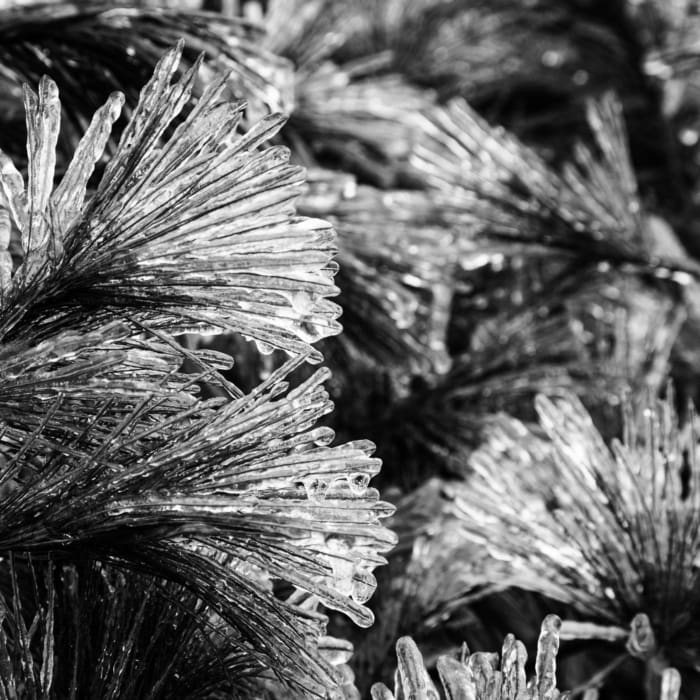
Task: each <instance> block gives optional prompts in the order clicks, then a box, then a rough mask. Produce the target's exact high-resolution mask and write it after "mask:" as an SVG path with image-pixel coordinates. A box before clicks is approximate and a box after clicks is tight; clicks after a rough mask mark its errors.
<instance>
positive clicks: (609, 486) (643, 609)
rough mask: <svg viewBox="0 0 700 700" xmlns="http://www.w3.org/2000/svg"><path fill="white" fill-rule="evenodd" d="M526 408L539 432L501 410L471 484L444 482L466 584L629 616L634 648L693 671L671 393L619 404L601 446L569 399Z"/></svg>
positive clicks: (684, 449) (691, 565) (697, 545)
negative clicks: (468, 560)
mask: <svg viewBox="0 0 700 700" xmlns="http://www.w3.org/2000/svg"><path fill="white" fill-rule="evenodd" d="M536 408H537V412H538V414H539V418H540V423H541V426H542V429H543V431H544V437H543V435H542V433H539V432H536V431H535V429H531V428H528V427H526V426H525V425H523V424H522V423H521V422H519V421H517V420H515V419H512V418H509V417H506V416H501V417H500V419H498V420H497V421H495V422H494V423H493V424H492V425H491V426H489V429H488V431H487V432H488V435H487V439H486V440H485V443H484V445H483V446H482V447H480V448H479V449H478V450H477V451H475V452H474V453H473V454H472V456H471V459H470V463H471V466H472V468H473V470H474V473H473V475H472V476H471V477H470V479H469V481H468V482H464V483H454V484H451V485H450V486H449V488H448V489H447V491H448V492H449V497H450V498H451V499H452V501H453V506H452V508H451V509H450V510H451V512H452V514H453V515H455V517H457V518H458V519H459V520H460V521H461V528H462V532H463V535H464V537H465V538H466V539H468V540H469V541H471V542H473V543H475V544H477V545H480V546H481V549H482V554H481V555H480V556H479V557H478V558H477V559H476V563H475V566H474V569H473V574H472V581H471V583H472V585H473V586H478V585H483V584H491V585H501V586H503V587H506V586H516V587H519V588H522V589H526V590H531V591H536V592H538V593H541V594H543V595H546V596H549V597H552V598H555V599H558V600H561V601H563V602H565V603H567V604H569V605H571V606H573V607H574V608H576V609H577V610H578V611H579V612H580V613H581V614H582V615H584V616H585V619H586V620H587V621H590V622H596V623H599V624H602V625H609V624H613V625H616V626H619V627H623V628H626V627H627V626H628V625H629V624H630V622H631V621H633V620H632V618H634V621H633V622H634V625H635V626H636V627H635V629H634V630H633V632H634V634H633V635H632V638H631V639H632V642H630V644H628V646H627V650H628V652H629V653H630V654H631V655H632V656H635V657H637V658H640V659H644V660H645V661H647V660H648V658H649V657H653V658H655V659H663V662H664V663H670V664H673V665H674V666H676V667H678V669H679V670H680V671H681V672H683V671H684V669H686V668H688V667H693V668H694V665H695V663H696V662H697V660H698V659H700V648H699V647H698V644H697V637H696V635H695V633H694V627H693V625H692V623H691V620H692V619H694V615H695V614H697V611H698V610H700V597H699V595H698V591H700V588H699V586H698V569H697V561H698V556H700V488H699V483H700V482H699V481H698V467H697V462H696V457H695V450H696V446H695V444H694V439H693V437H692V431H690V430H681V429H680V428H679V425H678V422H677V418H676V416H675V413H674V409H673V399H672V397H671V398H669V399H668V400H665V401H658V402H650V401H649V399H648V398H646V399H641V400H637V401H634V402H624V403H623V410H622V413H623V418H624V433H623V440H622V441H617V440H614V441H613V442H612V445H611V447H608V446H607V445H606V443H605V442H604V440H603V438H602V437H601V435H600V433H599V432H598V430H597V429H596V427H595V425H594V423H593V420H592V418H591V417H590V415H589V414H588V413H587V411H586V410H585V408H584V407H583V405H582V404H581V403H580V401H579V400H578V399H577V398H576V397H575V396H573V395H569V394H566V393H563V395H562V394H560V395H559V396H552V397H544V396H539V397H538V398H537V400H536ZM679 543H681V544H679ZM639 613H644V615H641V614H639ZM621 651H622V650H621Z"/></svg>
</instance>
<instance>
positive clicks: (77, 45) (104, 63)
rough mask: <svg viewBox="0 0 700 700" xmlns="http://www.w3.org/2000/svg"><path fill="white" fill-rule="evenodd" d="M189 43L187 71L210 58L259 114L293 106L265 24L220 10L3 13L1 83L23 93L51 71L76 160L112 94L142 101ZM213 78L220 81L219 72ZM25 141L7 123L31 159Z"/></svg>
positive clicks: (64, 147)
mask: <svg viewBox="0 0 700 700" xmlns="http://www.w3.org/2000/svg"><path fill="white" fill-rule="evenodd" d="M181 38H184V39H185V41H186V48H185V50H184V53H185V61H186V66H187V67H188V68H189V67H190V66H192V65H194V64H195V62H196V58H197V55H198V54H199V53H200V52H204V53H205V54H206V56H207V59H208V61H209V65H210V66H212V67H215V68H216V69H218V70H219V71H220V72H227V73H229V81H228V83H227V89H228V90H229V91H231V92H232V93H233V94H234V95H235V96H237V97H242V96H243V97H246V99H247V100H248V102H249V103H250V105H251V109H252V111H253V112H254V113H255V115H256V118H259V117H261V116H263V115H264V114H266V113H268V112H270V111H272V112H276V111H280V110H282V111H286V112H288V111H289V110H290V109H291V104H290V102H289V99H290V98H291V95H290V94H289V84H290V81H291V67H290V65H289V63H288V62H286V61H284V60H283V59H280V58H278V57H276V56H274V55H272V54H271V53H269V52H265V51H264V50H261V49H260V48H259V44H260V39H261V32H260V30H259V28H256V27H255V26H254V25H251V24H250V23H248V22H245V21H243V20H238V19H235V18H227V17H223V16H221V15H218V14H213V13H206V12H194V11H176V10H174V9H159V8H153V7H150V8H149V7H144V6H143V3H138V2H129V1H128V0H127V1H126V2H121V3H119V4H117V5H115V4H114V3H112V2H104V1H100V2H91V3H71V2H64V1H63V0H61V1H60V2H50V3H38V4H33V5H30V6H28V7H22V8H15V9H5V10H0V80H2V79H3V78H4V79H5V80H6V81H8V86H16V87H17V88H19V85H20V84H21V83H23V82H28V83H30V84H36V83H37V82H38V81H39V79H40V77H41V76H42V75H45V74H48V75H49V76H50V77H51V78H52V79H53V80H54V81H55V82H56V83H57V85H58V87H59V90H60V92H61V95H62V102H63V103H62V116H63V121H64V132H63V138H62V141H61V142H60V144H59V145H60V150H61V153H62V154H66V155H69V154H70V152H71V151H72V150H73V148H74V145H75V143H77V141H78V140H79V138H80V135H81V134H82V132H83V130H84V129H85V126H86V125H87V124H88V123H89V121H90V118H91V117H92V113H93V112H94V111H95V110H96V109H97V108H98V107H99V106H100V105H101V104H102V102H103V100H104V98H105V95H107V94H109V93H110V92H112V91H115V90H124V91H126V93H127V103H128V104H133V103H135V102H136V99H137V97H138V88H139V87H140V86H141V85H143V84H144V83H146V81H147V80H148V79H149V78H150V76H151V74H152V72H153V69H154V68H155V66H156V64H157V62H158V61H159V59H160V57H161V54H162V53H163V52H164V51H165V50H166V49H167V48H168V47H170V46H172V45H173V44H174V43H175V42H176V41H178V40H179V39H181ZM204 73H206V74H207V75H208V76H210V74H211V70H210V68H206V69H205V71H204ZM204 73H203V75H204ZM8 93H9V94H14V95H15V100H14V102H15V103H16V104H18V103H19V102H20V101H21V93H19V92H18V90H16V89H14V88H12V87H9V88H8V90H7V91H6V93H5V97H7V96H8ZM12 105H13V101H12V100H9V106H10V107H11V108H12ZM18 127H19V125H18ZM23 140H24V139H23V135H22V134H21V133H19V128H17V129H16V130H15V131H13V130H12V128H11V127H5V128H4V129H3V130H2V135H1V136H0V148H2V149H3V150H4V151H5V152H8V153H11V154H12V156H13V157H14V158H19V159H21V158H22V157H23V154H21V152H15V150H14V149H15V147H16V146H17V145H18V144H20V143H22V141H23Z"/></svg>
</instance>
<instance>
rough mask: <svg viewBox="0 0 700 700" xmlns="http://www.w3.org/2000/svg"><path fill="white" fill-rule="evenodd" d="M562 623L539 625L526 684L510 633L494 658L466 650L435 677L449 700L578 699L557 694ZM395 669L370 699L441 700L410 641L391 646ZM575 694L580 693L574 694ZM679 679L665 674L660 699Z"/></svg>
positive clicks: (668, 697)
mask: <svg viewBox="0 0 700 700" xmlns="http://www.w3.org/2000/svg"><path fill="white" fill-rule="evenodd" d="M560 629H561V621H560V620H559V618H558V617H557V616H556V615H548V616H547V617H545V619H544V620H543V621H542V628H541V631H540V637H539V640H538V643H537V656H536V658H535V675H534V677H532V678H530V680H527V676H526V671H525V664H526V663H527V652H526V650H525V645H524V644H523V643H522V642H520V641H519V640H517V639H516V638H515V637H514V636H513V635H512V634H509V635H508V636H507V637H506V638H505V640H504V641H503V648H502V650H501V655H500V659H499V656H498V654H492V653H486V652H474V653H471V654H470V653H468V651H467V649H466V645H464V650H463V652H462V655H461V658H460V659H455V658H452V657H449V656H441V657H439V658H438V661H437V672H438V675H439V677H440V682H441V683H442V687H443V690H444V693H445V697H446V698H448V700H457V699H458V698H459V699H460V700H565V698H569V697H578V696H577V695H575V694H570V693H569V692H562V691H560V690H558V689H557V687H556V686H557V683H556V666H557V654H558V651H559V637H560V634H559V632H560ZM396 658H397V661H398V670H397V673H396V681H395V688H394V690H393V692H392V691H391V690H390V689H389V688H387V687H386V686H385V685H384V684H383V683H377V684H375V685H374V686H373V687H372V700H397V699H399V698H410V699H411V700H440V698H441V694H440V692H439V691H438V689H437V688H436V687H435V684H434V683H433V682H432V680H431V678H430V676H429V675H428V670H427V668H426V666H425V663H424V661H423V657H422V655H421V653H420V651H419V649H418V647H417V646H416V643H415V642H414V641H413V640H412V639H411V638H410V637H402V638H401V639H399V641H398V642H397V644H396ZM579 692H580V690H579ZM679 696H680V675H679V673H678V671H676V669H674V668H667V669H665V670H664V672H663V674H662V678H661V694H660V696H659V700H678V698H679ZM584 697H585V698H586V700H597V697H598V693H597V688H594V687H591V688H589V689H587V691H586V694H585V696H584Z"/></svg>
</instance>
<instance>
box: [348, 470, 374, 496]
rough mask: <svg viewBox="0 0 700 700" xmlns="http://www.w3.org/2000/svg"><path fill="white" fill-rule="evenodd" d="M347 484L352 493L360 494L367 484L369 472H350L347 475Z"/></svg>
mask: <svg viewBox="0 0 700 700" xmlns="http://www.w3.org/2000/svg"><path fill="white" fill-rule="evenodd" d="M348 485H349V486H350V490H351V491H352V492H353V493H354V494H357V495H358V496H361V495H362V494H363V493H364V492H365V491H366V490H367V487H368V486H369V474H362V473H360V474H351V475H350V476H349V477H348Z"/></svg>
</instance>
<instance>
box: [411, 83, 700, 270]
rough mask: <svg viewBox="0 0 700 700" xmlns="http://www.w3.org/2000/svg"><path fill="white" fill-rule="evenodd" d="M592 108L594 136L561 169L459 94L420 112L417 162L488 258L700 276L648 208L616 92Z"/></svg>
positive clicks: (447, 212) (449, 211)
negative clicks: (561, 256) (572, 259)
mask: <svg viewBox="0 0 700 700" xmlns="http://www.w3.org/2000/svg"><path fill="white" fill-rule="evenodd" d="M587 116H588V123H589V126H590V129H591V132H592V135H593V137H594V138H593V140H594V143H593V144H591V145H590V146H584V145H583V144H578V145H576V147H575V149H574V155H573V158H572V160H571V162H570V163H568V164H566V165H565V166H564V167H563V168H562V170H561V172H558V171H556V170H554V169H553V168H552V167H550V165H549V164H548V163H547V162H546V161H545V159H544V158H543V157H542V156H541V155H540V154H539V153H538V152H537V151H535V150H534V149H533V148H530V147H528V146H527V145H525V144H524V143H522V142H521V141H520V140H519V139H518V138H517V137H515V136H514V135H513V134H510V133H508V132H507V131H506V130H505V129H503V128H502V127H499V126H492V125H490V124H488V123H487V122H486V121H485V120H484V119H483V118H482V117H481V116H479V115H478V114H477V113H476V112H475V111H474V110H473V109H472V108H471V107H470V106H469V105H468V104H467V103H466V102H465V101H464V100H462V99H455V100H452V101H450V102H449V103H448V104H447V105H446V106H444V107H442V106H436V107H434V108H432V109H429V110H427V111H425V112H424V113H423V115H421V121H420V123H419V127H420V129H421V130H422V132H423V133H424V138H422V139H420V140H418V141H416V144H415V147H414V149H413V152H412V154H411V158H410V160H411V163H412V165H413V166H414V167H415V169H416V171H417V172H418V173H419V174H420V175H421V176H422V177H423V179H424V181H425V182H426V184H427V185H428V186H429V187H431V188H432V189H433V190H435V191H436V193H437V195H438V196H442V198H443V206H444V209H445V215H446V216H451V217H453V219H454V221H455V222H456V223H458V224H460V225H462V226H463V228H464V229H465V230H467V231H472V232H474V235H475V236H476V238H477V242H478V243H479V245H478V248H477V253H479V254H481V256H482V257H484V253H495V252H498V253H501V254H503V253H504V252H505V253H508V252H510V253H511V254H514V253H523V252H524V253H527V254H530V255H539V256H541V255H542V254H543V252H548V253H550V254H551V253H556V252H559V253H566V254H568V255H571V254H574V255H576V256H577V257H579V258H580V259H581V260H583V261H586V262H599V261H606V262H612V263H614V264H616V265H627V266H632V267H633V268H639V267H641V268H651V269H652V270H653V271H654V272H655V273H656V274H658V275H659V276H660V277H669V276H671V277H673V278H674V279H677V280H678V281H681V282H687V281H688V279H689V275H690V276H692V277H693V278H697V277H698V276H700V267H698V265H697V264H696V263H694V262H693V261H688V260H687V258H686V256H685V255H684V254H683V253H682V252H681V251H682V247H681V246H680V245H679V244H678V242H677V240H676V238H675V234H673V232H672V231H671V230H670V227H669V226H668V225H666V224H665V223H661V224H660V222H659V221H658V220H657V219H656V218H655V217H650V216H648V215H646V214H645V213H644V212H643V210H642V207H641V203H640V201H639V197H638V192H637V182H636V178H635V175H634V170H633V168H632V164H631V161H630V156H629V150H628V146H627V137H626V131H625V127H624V121H623V118H622V108H621V105H620V103H619V101H618V100H617V98H616V97H615V96H614V95H613V94H612V93H609V94H606V95H604V96H603V97H602V98H601V99H600V100H597V101H590V102H589V103H588V109H587ZM670 241H673V243H674V245H673V246H670V245H669V242H670Z"/></svg>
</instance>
